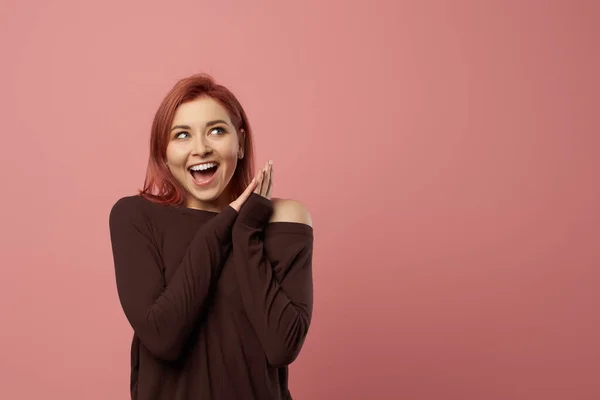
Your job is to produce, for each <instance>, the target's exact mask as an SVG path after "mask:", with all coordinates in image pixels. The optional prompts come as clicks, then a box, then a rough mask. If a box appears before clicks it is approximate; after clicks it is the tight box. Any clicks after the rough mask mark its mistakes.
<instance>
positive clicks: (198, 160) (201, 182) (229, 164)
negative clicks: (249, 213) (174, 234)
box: [167, 97, 243, 211]
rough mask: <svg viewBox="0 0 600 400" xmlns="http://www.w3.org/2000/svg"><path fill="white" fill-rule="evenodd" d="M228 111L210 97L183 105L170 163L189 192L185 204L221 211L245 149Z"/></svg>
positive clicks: (176, 121)
mask: <svg viewBox="0 0 600 400" xmlns="http://www.w3.org/2000/svg"><path fill="white" fill-rule="evenodd" d="M242 141H243V137H241V136H239V137H238V133H237V131H236V129H235V127H234V126H233V124H232V123H231V119H230V118H229V113H228V112H227V110H226V109H225V108H224V107H223V106H222V105H221V104H220V103H219V102H218V101H216V100H214V99H213V98H211V97H200V98H198V99H196V100H193V101H189V102H186V103H183V104H181V105H180V106H179V107H178V108H177V110H176V111H175V117H174V118H173V123H172V124H171V132H170V133H169V143H168V145H167V165H168V167H169V170H170V171H171V173H172V174H173V176H174V177H175V178H176V179H177V181H179V183H180V184H181V185H182V186H183V187H184V188H185V189H186V191H187V195H188V196H187V201H186V206H187V207H190V208H197V209H201V210H208V211H220V210H221V209H223V207H225V206H227V204H229V202H230V199H229V193H228V185H229V182H230V181H231V178H232V176H233V173H234V172H235V169H236V167H237V163H238V155H240V154H243V153H241V151H242V149H243V143H242Z"/></svg>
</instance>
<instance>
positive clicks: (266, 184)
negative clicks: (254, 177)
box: [262, 162, 271, 197]
mask: <svg viewBox="0 0 600 400" xmlns="http://www.w3.org/2000/svg"><path fill="white" fill-rule="evenodd" d="M270 185H271V164H270V162H269V164H267V166H266V167H265V182H264V186H263V188H262V194H263V196H264V197H267V193H268V192H269V186H270Z"/></svg>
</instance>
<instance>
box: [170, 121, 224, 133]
mask: <svg viewBox="0 0 600 400" xmlns="http://www.w3.org/2000/svg"><path fill="white" fill-rule="evenodd" d="M216 124H225V125H227V122H226V121H224V120H222V119H215V120H213V121H208V122H207V123H206V125H205V126H206V127H209V126H212V125H216ZM175 129H192V128H190V127H189V126H188V125H175V126H174V127H172V128H171V132H172V131H174V130H175Z"/></svg>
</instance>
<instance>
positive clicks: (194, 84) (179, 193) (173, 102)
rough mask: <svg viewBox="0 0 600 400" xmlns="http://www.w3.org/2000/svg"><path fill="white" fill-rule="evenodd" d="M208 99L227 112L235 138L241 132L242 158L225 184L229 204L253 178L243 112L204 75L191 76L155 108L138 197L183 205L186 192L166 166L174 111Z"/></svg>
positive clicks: (248, 132) (251, 150)
mask: <svg viewBox="0 0 600 400" xmlns="http://www.w3.org/2000/svg"><path fill="white" fill-rule="evenodd" d="M202 96H208V97H211V98H213V99H214V100H216V101H218V102H219V103H220V104H221V105H222V106H223V107H225V109H226V110H227V111H228V113H229V118H230V119H231V122H232V123H233V126H234V127H235V129H236V132H237V134H238V135H240V131H241V130H242V129H243V130H244V133H245V135H244V136H245V140H244V153H243V154H244V158H242V159H241V160H238V164H237V168H236V170H235V172H234V174H233V177H232V178H231V181H230V182H229V193H230V195H231V199H230V201H233V200H235V199H236V198H237V197H239V196H240V195H241V194H242V192H243V191H244V190H245V189H246V187H247V186H248V185H249V184H250V181H251V180H252V177H253V176H254V146H253V142H252V129H251V128H250V123H249V121H248V117H247V116H246V112H245V111H244V109H243V108H242V105H241V104H240V102H239V101H238V99H237V98H236V97H235V96H234V94H233V93H231V91H229V89H227V88H226V87H224V86H222V85H219V84H217V83H216V82H215V80H214V79H213V78H212V77H211V76H210V75H207V74H195V75H192V76H190V77H187V78H184V79H181V80H179V81H178V82H177V83H176V84H175V86H174V87H173V88H172V89H171V90H170V91H169V93H167V95H166V97H165V98H164V99H163V101H162V103H161V104H160V106H159V107H158V110H157V111H156V114H155V116H154V121H153V123H152V129H151V134H150V157H149V159H148V167H147V169H146V179H145V181H144V187H143V188H142V189H141V190H139V194H140V195H141V196H143V197H145V198H147V199H148V200H151V201H153V202H156V203H161V204H172V205H184V203H185V201H186V198H187V195H186V190H185V189H184V188H183V186H181V185H180V184H179V182H178V181H177V179H175V177H174V176H173V175H172V174H171V171H169V169H168V167H167V165H166V158H167V145H168V144H169V132H170V129H171V124H172V123H173V118H174V117H175V111H176V110H177V107H179V105H180V104H182V103H185V102H187V101H192V100H195V99H197V98H199V97H202Z"/></svg>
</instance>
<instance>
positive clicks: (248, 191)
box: [242, 177, 256, 199]
mask: <svg viewBox="0 0 600 400" xmlns="http://www.w3.org/2000/svg"><path fill="white" fill-rule="evenodd" d="M255 188H256V177H255V178H252V181H251V182H250V184H249V185H248V187H247V188H246V190H244V192H243V193H242V196H243V197H244V199H247V198H248V197H250V195H251V194H252V192H253V191H254V189H255Z"/></svg>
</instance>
